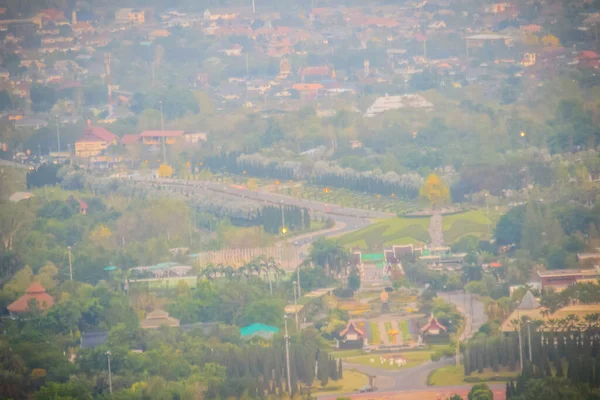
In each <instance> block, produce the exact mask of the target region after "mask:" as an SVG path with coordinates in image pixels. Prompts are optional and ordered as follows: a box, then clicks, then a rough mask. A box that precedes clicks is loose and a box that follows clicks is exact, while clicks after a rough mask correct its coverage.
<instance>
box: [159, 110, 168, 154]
mask: <svg viewBox="0 0 600 400" xmlns="http://www.w3.org/2000/svg"><path fill="white" fill-rule="evenodd" d="M158 105H159V106H160V132H161V133H162V135H163V138H162V139H163V141H162V142H163V160H165V164H167V147H166V146H167V145H166V141H167V139H166V138H165V136H164V131H165V120H164V117H163V106H162V100H161V101H159V102H158Z"/></svg>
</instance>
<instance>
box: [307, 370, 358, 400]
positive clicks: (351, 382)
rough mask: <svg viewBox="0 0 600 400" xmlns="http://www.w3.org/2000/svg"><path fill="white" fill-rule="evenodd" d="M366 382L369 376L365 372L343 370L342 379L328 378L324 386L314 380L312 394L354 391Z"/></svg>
mask: <svg viewBox="0 0 600 400" xmlns="http://www.w3.org/2000/svg"><path fill="white" fill-rule="evenodd" d="M368 384H369V378H368V377H367V376H366V375H365V374H361V373H360V372H356V371H354V370H344V376H343V377H342V379H338V380H337V381H332V380H330V381H329V382H328V383H327V385H326V386H325V387H321V383H320V382H319V381H316V380H315V382H314V383H313V389H312V390H313V391H314V392H313V393H312V395H313V396H318V395H325V394H333V393H348V392H354V391H356V390H358V389H360V388H362V387H365V386H367V385H368Z"/></svg>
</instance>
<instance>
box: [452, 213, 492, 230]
mask: <svg viewBox="0 0 600 400" xmlns="http://www.w3.org/2000/svg"><path fill="white" fill-rule="evenodd" d="M461 220H464V221H471V222H473V223H476V224H481V225H487V223H488V218H487V216H486V213H485V211H484V210H472V211H467V212H464V213H459V214H452V215H446V216H444V218H443V220H442V230H444V231H447V230H448V229H450V227H451V226H452V225H453V224H454V223H455V222H456V221H461Z"/></svg>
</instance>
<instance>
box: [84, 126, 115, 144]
mask: <svg viewBox="0 0 600 400" xmlns="http://www.w3.org/2000/svg"><path fill="white" fill-rule="evenodd" d="M117 139H118V136H117V135H115V134H114V133H112V132H110V131H108V130H106V129H104V128H102V127H100V126H88V127H87V128H85V130H84V135H83V137H82V138H81V139H79V140H78V142H97V141H99V140H101V141H104V142H108V143H110V142H114V141H115V140H117Z"/></svg>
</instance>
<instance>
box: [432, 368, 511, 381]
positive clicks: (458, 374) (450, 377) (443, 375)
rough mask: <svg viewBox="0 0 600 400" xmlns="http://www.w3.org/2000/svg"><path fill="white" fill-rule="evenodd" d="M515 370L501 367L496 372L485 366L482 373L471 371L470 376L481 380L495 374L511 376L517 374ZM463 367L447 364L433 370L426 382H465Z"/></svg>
mask: <svg viewBox="0 0 600 400" xmlns="http://www.w3.org/2000/svg"><path fill="white" fill-rule="evenodd" d="M517 374H518V373H517V371H509V370H508V369H507V368H501V369H500V370H499V371H498V372H494V371H492V370H491V369H489V368H486V369H485V370H484V371H483V373H482V374H479V373H477V372H473V373H472V374H471V375H470V377H471V378H479V379H482V381H485V380H487V379H491V378H493V377H495V376H500V377H505V378H513V377H515V378H516V376H517ZM464 379H465V374H464V367H463V366H462V365H458V366H457V365H449V366H447V367H442V368H440V369H436V370H435V371H433V373H432V374H431V375H429V377H428V378H427V384H428V385H429V386H456V385H463V384H465V381H464Z"/></svg>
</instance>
